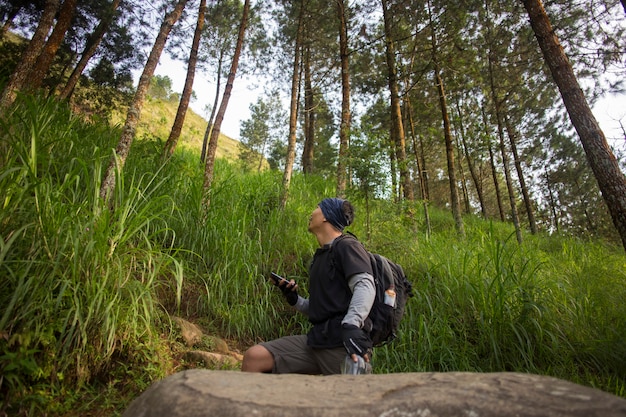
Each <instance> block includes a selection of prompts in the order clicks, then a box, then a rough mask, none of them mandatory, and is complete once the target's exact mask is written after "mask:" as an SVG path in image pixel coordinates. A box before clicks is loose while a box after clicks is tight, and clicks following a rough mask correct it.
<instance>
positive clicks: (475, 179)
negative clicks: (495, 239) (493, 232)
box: [457, 104, 487, 219]
mask: <svg viewBox="0 0 626 417" xmlns="http://www.w3.org/2000/svg"><path fill="white" fill-rule="evenodd" d="M457 112H458V113H459V120H460V121H461V128H460V131H461V143H462V144H463V152H464V153H465V159H466V160H467V167H468V168H469V171H470V176H471V177H472V182H473V183H474V188H476V194H477V195H478V202H479V203H480V212H481V214H482V216H483V219H486V218H487V209H486V208H485V196H484V193H483V186H482V183H481V181H480V178H478V173H477V172H476V167H475V166H474V162H473V161H472V158H471V156H470V153H469V148H468V146H467V140H466V139H465V127H464V125H465V124H464V122H463V114H462V113H461V108H460V106H459V105H458V104H457Z"/></svg>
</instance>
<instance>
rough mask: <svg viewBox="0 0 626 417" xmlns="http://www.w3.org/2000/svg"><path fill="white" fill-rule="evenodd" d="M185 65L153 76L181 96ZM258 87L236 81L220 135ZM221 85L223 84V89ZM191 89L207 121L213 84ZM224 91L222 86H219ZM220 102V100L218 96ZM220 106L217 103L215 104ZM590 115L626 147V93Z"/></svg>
mask: <svg viewBox="0 0 626 417" xmlns="http://www.w3.org/2000/svg"><path fill="white" fill-rule="evenodd" d="M186 71H187V66H186V64H185V63H183V62H178V61H173V60H172V59H171V58H170V57H169V56H167V54H163V55H162V56H161V60H160V61H159V65H158V66H157V68H156V71H155V75H160V76H166V75H167V76H168V77H170V79H171V80H172V91H174V92H176V93H181V92H182V91H183V86H184V84H185V77H186V74H187V72H186ZM255 84H257V83H255V82H253V80H248V79H245V78H241V77H240V76H238V77H236V78H235V82H234V84H233V92H232V94H231V97H230V100H229V104H228V108H227V109H226V114H225V116H224V121H223V122H222V128H221V132H222V133H223V134H225V135H226V136H229V137H231V138H233V139H237V140H238V139H239V129H240V126H241V122H242V121H243V120H246V119H249V118H250V104H252V103H254V102H256V100H257V98H258V97H259V95H260V94H261V93H262V91H263V88H262V86H258V87H256V88H254V87H253V86H254V85H255ZM223 85H224V82H222V86H223ZM193 90H194V91H195V93H196V96H197V99H196V100H193V101H192V102H191V104H190V106H191V108H192V109H193V111H194V112H196V113H198V114H199V115H201V116H202V117H204V118H205V119H206V118H208V114H207V110H206V106H207V105H208V104H210V105H212V104H213V100H214V99H215V82H214V80H212V79H210V78H207V77H206V76H204V75H203V74H201V73H196V75H195V77H194V87H193ZM222 92H223V87H222ZM219 99H220V101H221V99H222V97H221V93H220V98H219ZM218 106H219V104H218ZM592 110H593V113H594V116H595V117H596V119H597V120H598V123H599V124H600V128H601V129H602V131H603V132H604V135H605V137H606V138H607V141H608V142H609V145H610V146H612V147H619V148H622V149H624V148H626V139H625V138H624V131H623V130H622V128H621V127H620V120H621V122H622V124H624V128H625V129H626V94H618V95H613V94H611V95H607V96H606V97H604V98H603V99H601V100H599V101H598V102H597V103H596V104H595V105H594V107H593V109H592Z"/></svg>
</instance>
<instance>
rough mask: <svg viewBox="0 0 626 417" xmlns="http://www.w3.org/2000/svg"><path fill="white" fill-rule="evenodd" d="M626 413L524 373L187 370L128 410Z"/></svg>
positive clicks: (380, 416) (389, 415) (139, 416)
mask: <svg viewBox="0 0 626 417" xmlns="http://www.w3.org/2000/svg"><path fill="white" fill-rule="evenodd" d="M157 416H159V417H161V416H168V417H179V416H185V417H200V416H203V417H205V416H206V417H208V416H212V417H213V416H215V417H217V416H219V417H243V416H246V417H248V416H254V417H262V416H273V417H281V416H298V417H311V416H320V417H321V416H324V417H335V416H337V417H339V416H342V417H352V416H377V417H437V416H440V417H451V416H455V417H456V416H465V417H487V416H499V417H502V416H580V417H583V416H584V417H590V416H598V417H614V416H626V399H623V398H620V397H617V396H614V395H611V394H608V393H605V392H603V391H600V390H597V389H593V388H588V387H584V386H581V385H577V384H573V383H571V382H566V381H562V380H559V379H555V378H550V377H543V376H538V375H532V374H519V373H461V372H450V373H404V374H384V375H357V376H349V375H332V376H308V375H268V374H250V373H243V372H237V371H210V370H200V369H194V370H188V371H183V372H179V373H177V374H175V375H172V376H170V377H168V378H165V379H164V380H162V381H159V382H157V383H155V384H154V385H153V386H151V387H150V388H149V389H148V390H147V391H145V392H144V393H143V394H142V395H140V396H139V397H138V398H136V399H135V400H134V401H133V402H132V403H131V404H130V406H129V407H128V409H127V410H126V411H125V412H124V414H123V416H122V417H157Z"/></svg>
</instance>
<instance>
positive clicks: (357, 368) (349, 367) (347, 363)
mask: <svg viewBox="0 0 626 417" xmlns="http://www.w3.org/2000/svg"><path fill="white" fill-rule="evenodd" d="M356 357H357V361H356V362H355V361H353V360H352V357H351V356H350V355H346V357H345V359H344V361H343V364H342V366H341V373H342V374H344V375H364V374H371V373H372V365H370V364H369V363H368V362H365V359H363V357H362V356H360V355H356Z"/></svg>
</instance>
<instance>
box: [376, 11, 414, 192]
mask: <svg viewBox="0 0 626 417" xmlns="http://www.w3.org/2000/svg"><path fill="white" fill-rule="evenodd" d="M382 7H383V21H384V27H385V52H386V53H385V56H386V59H387V74H388V82H389V93H390V96H391V137H392V143H393V144H394V145H395V149H396V161H397V163H398V170H399V171H400V184H401V186H402V194H403V196H404V198H405V199H406V200H408V201H413V200H415V197H414V194H413V187H412V186H411V178H410V176H409V170H408V168H407V167H408V162H407V157H406V138H405V133H404V124H403V123H402V110H401V108H400V94H399V88H398V76H397V70H396V56H395V55H396V53H395V46H394V43H393V38H392V33H391V23H392V22H391V13H390V11H389V2H388V0H382Z"/></svg>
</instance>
